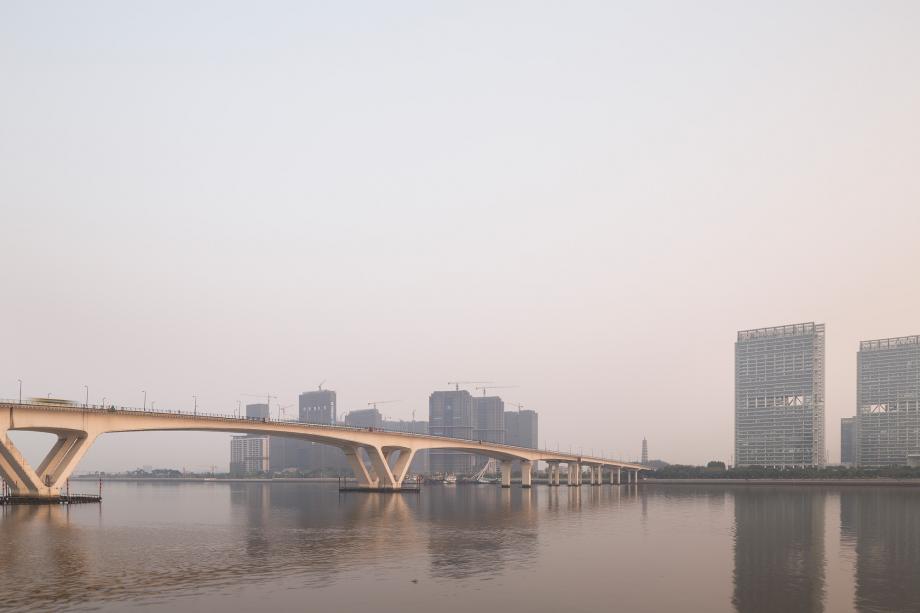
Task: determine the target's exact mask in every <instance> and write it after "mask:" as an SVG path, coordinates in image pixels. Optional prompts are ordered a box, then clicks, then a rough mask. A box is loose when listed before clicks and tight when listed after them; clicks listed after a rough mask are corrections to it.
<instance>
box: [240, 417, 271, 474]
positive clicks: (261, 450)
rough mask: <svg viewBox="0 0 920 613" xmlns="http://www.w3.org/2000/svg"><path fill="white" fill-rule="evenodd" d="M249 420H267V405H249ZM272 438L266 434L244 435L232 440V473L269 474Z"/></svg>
mask: <svg viewBox="0 0 920 613" xmlns="http://www.w3.org/2000/svg"><path fill="white" fill-rule="evenodd" d="M246 418H247V419H258V420H261V419H267V418H268V405H267V404H247V405H246ZM270 450H271V437H269V436H267V435H264V434H243V435H240V436H234V437H233V438H231V439H230V473H231V474H234V475H257V474H261V473H267V472H269V470H270V468H271V465H270V457H271V454H270Z"/></svg>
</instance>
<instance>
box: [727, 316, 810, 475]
mask: <svg viewBox="0 0 920 613" xmlns="http://www.w3.org/2000/svg"><path fill="white" fill-rule="evenodd" d="M824 449H825V437H824V324H816V323H814V322H809V323H801V324H792V325H787V326H775V327H772V328H759V329H756V330H743V331H741V332H738V339H737V341H736V342H735V465H736V466H776V467H782V466H823V465H824V464H825V452H824Z"/></svg>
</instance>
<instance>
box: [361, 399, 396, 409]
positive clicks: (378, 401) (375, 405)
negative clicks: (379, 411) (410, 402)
mask: <svg viewBox="0 0 920 613" xmlns="http://www.w3.org/2000/svg"><path fill="white" fill-rule="evenodd" d="M391 402H399V400H372V401H370V402H368V403H367V406H369V407H373V408H375V409H376V408H377V405H378V404H390V403H391Z"/></svg>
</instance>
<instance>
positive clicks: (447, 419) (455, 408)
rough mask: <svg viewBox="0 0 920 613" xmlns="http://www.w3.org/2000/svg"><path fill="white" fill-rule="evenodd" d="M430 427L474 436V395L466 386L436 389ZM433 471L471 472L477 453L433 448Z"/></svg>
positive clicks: (439, 433) (430, 406)
mask: <svg viewBox="0 0 920 613" xmlns="http://www.w3.org/2000/svg"><path fill="white" fill-rule="evenodd" d="M428 430H429V432H430V433H431V434H434V435H437V436H450V437H453V438H464V439H472V438H473V430H474V426H473V397H472V396H471V395H470V393H469V392H468V391H466V390H448V391H441V392H432V393H431V396H429V398H428ZM429 465H430V470H431V472H433V473H452V474H470V473H472V472H473V466H474V456H473V454H471V453H465V452H462V451H451V450H447V449H432V450H431V453H430V454H429Z"/></svg>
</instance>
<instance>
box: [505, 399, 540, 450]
mask: <svg viewBox="0 0 920 613" xmlns="http://www.w3.org/2000/svg"><path fill="white" fill-rule="evenodd" d="M539 440H540V439H539V431H538V428H537V412H536V411H531V410H530V409H522V410H520V411H505V443H507V444H509V445H514V446H516V447H529V448H530V449H536V448H537V442H538V441H539Z"/></svg>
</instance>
